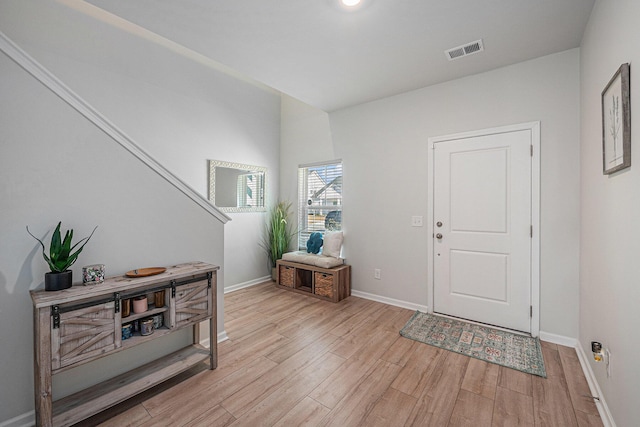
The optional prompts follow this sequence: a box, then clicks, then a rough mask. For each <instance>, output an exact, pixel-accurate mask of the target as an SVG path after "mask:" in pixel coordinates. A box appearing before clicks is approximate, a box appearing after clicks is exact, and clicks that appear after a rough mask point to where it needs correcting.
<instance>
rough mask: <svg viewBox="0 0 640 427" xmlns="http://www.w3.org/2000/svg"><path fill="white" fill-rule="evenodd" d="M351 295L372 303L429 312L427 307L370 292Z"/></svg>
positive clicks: (358, 292) (353, 292)
mask: <svg viewBox="0 0 640 427" xmlns="http://www.w3.org/2000/svg"><path fill="white" fill-rule="evenodd" d="M351 295H353V296H354V297H358V298H364V299H368V300H371V301H376V302H381V303H383V304H388V305H394V306H396V307H402V308H408V309H409V310H418V311H421V312H423V313H426V312H428V311H429V307H427V306H426V305H420V304H414V303H412V302H407V301H401V300H397V299H393V298H387V297H382V296H380V295H376V294H370V293H368V292H362V291H356V290H353V289H352V290H351Z"/></svg>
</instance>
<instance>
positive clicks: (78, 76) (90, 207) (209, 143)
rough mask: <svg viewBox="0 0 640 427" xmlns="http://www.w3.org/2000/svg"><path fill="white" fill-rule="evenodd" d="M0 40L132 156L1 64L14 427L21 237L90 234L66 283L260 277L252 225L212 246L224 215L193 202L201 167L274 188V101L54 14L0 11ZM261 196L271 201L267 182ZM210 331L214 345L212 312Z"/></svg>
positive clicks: (79, 380) (5, 392)
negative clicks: (261, 175)
mask: <svg viewBox="0 0 640 427" xmlns="http://www.w3.org/2000/svg"><path fill="white" fill-rule="evenodd" d="M27 3H28V4H27ZM67 3H69V2H67ZM0 32H2V33H4V34H6V35H7V36H9V37H10V38H11V40H13V41H14V42H16V44H17V45H19V48H21V49H24V50H25V51H27V52H28V54H29V55H30V56H32V57H34V58H35V59H36V60H37V61H38V62H39V63H41V64H43V65H44V67H46V69H47V70H49V71H51V72H52V73H53V74H54V75H55V76H57V77H58V78H59V80H60V81H62V82H63V84H64V85H66V86H68V87H70V88H71V90H72V91H73V92H74V93H76V94H78V97H79V99H80V101H82V102H85V103H86V104H87V105H89V106H90V107H91V108H93V109H94V110H95V111H97V112H99V115H101V116H102V117H103V118H108V119H107V121H109V122H111V123H115V125H117V128H118V129H122V133H123V135H125V137H127V135H128V137H130V139H131V140H135V144H137V145H138V148H140V151H141V153H137V154H136V155H132V153H131V152H130V151H127V150H126V149H125V148H123V146H122V145H120V144H118V143H116V140H115V139H114V138H113V137H111V136H109V135H107V134H106V133H104V132H103V130H101V129H100V128H99V127H97V126H96V124H94V123H92V122H91V121H90V120H88V119H87V118H86V117H84V116H83V115H82V114H80V113H79V112H78V111H77V110H75V109H74V108H72V107H71V106H70V105H69V104H67V103H66V102H65V101H63V100H62V99H61V98H59V97H58V96H56V95H55V94H54V93H53V92H51V91H50V90H49V89H47V88H46V87H45V86H44V85H43V84H42V83H40V82H39V81H38V80H37V79H35V78H34V77H33V76H31V75H30V74H28V73H27V72H26V71H25V70H23V69H22V68H20V66H18V65H17V64H16V62H14V61H13V60H12V59H10V58H9V57H8V56H7V55H6V54H3V53H1V52H0V75H2V79H0V97H1V99H2V100H3V102H2V105H1V106H0V208H1V209H0V211H1V212H2V215H0V235H1V236H2V240H3V244H2V245H0V292H1V293H2V295H1V296H0V338H1V342H2V343H3V346H2V347H3V349H2V351H0V375H2V378H3V383H4V382H5V381H6V383H7V384H14V386H13V387H11V389H9V388H7V387H3V388H2V389H1V390H0V402H2V404H1V405H0V425H4V424H3V421H7V420H16V421H15V422H13V423H12V422H10V423H9V425H14V424H16V425H18V424H20V423H21V422H22V421H27V422H28V419H29V415H28V413H29V411H31V410H32V409H33V396H32V390H33V386H32V361H31V360H32V359H31V358H32V338H31V325H32V321H31V302H30V298H29V294H28V291H29V290H30V289H35V288H38V287H42V282H43V275H44V272H45V271H46V269H45V263H44V261H43V260H42V256H41V253H40V252H39V250H38V247H37V246H36V245H37V243H36V242H35V241H34V240H33V239H31V238H30V237H29V236H28V235H27V234H26V231H25V229H24V227H25V226H26V225H29V227H30V229H31V230H32V231H34V232H36V234H39V235H44V233H45V232H47V231H49V232H50V231H51V229H52V227H54V226H55V223H56V222H57V221H59V220H62V221H63V225H64V226H67V227H72V228H74V230H75V233H76V235H77V236H79V237H82V236H84V235H86V234H88V233H89V232H90V231H91V229H92V228H93V226H95V225H98V226H99V227H98V230H97V231H96V234H95V235H94V237H93V238H92V240H91V242H90V243H89V244H88V245H87V246H86V247H85V249H84V251H83V253H82V254H81V256H80V259H79V261H78V262H77V263H76V265H75V266H74V277H75V278H76V280H78V278H79V277H80V271H81V267H82V266H83V265H88V264H92V263H105V264H106V265H107V274H110V275H114V274H122V273H124V272H125V271H127V270H130V269H132V268H136V267H141V266H152V265H167V264H173V263H176V262H182V261H189V260H201V261H206V262H210V263H212V264H217V265H221V266H223V271H221V272H220V276H219V278H220V280H219V283H220V284H221V285H222V284H224V283H227V284H230V285H233V284H235V283H240V282H245V281H248V280H251V279H255V278H256V277H258V276H263V275H265V274H266V272H264V273H263V271H264V270H266V269H265V261H264V259H263V256H262V254H261V253H260V249H259V248H258V245H257V239H258V237H257V235H258V233H259V232H260V229H261V226H262V222H263V219H264V218H263V215H262V214H254V215H247V214H237V217H236V218H233V219H234V221H231V222H229V223H228V224H227V225H226V226H224V233H223V222H224V221H225V220H226V218H225V215H224V214H220V213H218V212H216V211H215V209H213V210H212V209H211V207H210V206H209V207H208V206H207V201H206V200H205V198H204V197H205V196H206V188H207V176H206V174H207V172H206V170H207V165H206V160H207V159H208V158H214V159H220V160H231V161H239V162H244V163H252V164H260V165H265V166H267V167H268V168H269V171H270V174H272V176H273V177H277V174H278V171H277V168H278V145H279V126H280V96H279V94H278V93H275V92H273V91H270V90H268V89H266V88H263V87H259V85H254V84H251V83H248V82H246V81H244V80H242V79H236V78H234V77H232V76H229V75H228V74H224V73H222V72H220V71H219V70H215V69H213V68H212V67H210V66H208V65H207V64H203V63H200V62H198V61H194V60H193V58H190V57H187V56H183V55H180V54H178V53H176V52H174V51H171V50H167V49H166V48H165V47H162V46H157V45H154V44H153V43H151V42H149V41H147V40H143V39H141V38H139V37H137V36H135V35H132V34H129V33H124V32H122V31H121V30H119V29H116V28H112V27H110V26H109V25H106V24H102V23H99V22H95V21H94V19H93V18H90V17H86V16H79V15H78V14H77V13H76V12H74V11H73V10H70V9H68V8H66V7H65V6H64V5H62V4H61V3H59V2H17V1H6V2H3V3H2V4H1V5H0ZM134 151H135V150H134ZM145 155H146V156H148V157H149V158H150V159H151V163H154V162H156V163H157V165H159V166H160V171H158V169H157V168H156V169H152V168H150V167H149V165H148V164H146V163H145V162H143V161H142V160H141V159H143V160H145V159H144V157H145ZM136 156H137V157H136ZM155 159H157V160H155ZM148 160H149V159H146V161H147V163H149V162H148ZM171 175H175V176H177V177H178V178H179V179H177V180H173V183H172V182H171V181H172V178H171ZM270 184H271V185H270V190H269V191H270V193H271V199H274V198H276V195H277V180H274V181H273V182H272V183H270ZM242 215H245V216H242ZM236 224H237V225H236ZM230 225H231V227H230ZM225 240H226V241H225ZM229 244H231V245H234V246H237V245H245V246H248V247H249V249H248V250H247V251H246V257H238V256H235V257H231V258H232V260H231V263H229V258H227V259H225V256H224V253H225V252H226V251H229V250H230V249H229V247H228V246H227V245H229ZM254 245H255V247H256V249H255V250H253V249H252V247H253V246H254ZM243 262H244V263H243ZM243 275H247V276H243ZM218 291H219V295H218V298H219V301H220V303H222V301H223V289H222V286H220V288H219V290H218ZM218 322H219V331H223V330H224V324H223V319H222V311H221V310H220V312H219V318H218ZM189 339H190V336H189V334H188V333H185V334H182V335H180V334H178V336H177V337H175V339H169V340H164V339H163V340H160V342H159V343H158V345H152V346H142V347H140V348H138V349H135V350H133V351H132V352H131V354H129V351H127V352H125V353H127V355H126V356H122V357H114V358H109V359H108V360H106V361H104V362H102V361H101V362H100V365H99V366H94V365H86V367H85V368H83V369H82V370H81V371H78V372H71V373H69V374H68V375H65V376H64V377H61V378H59V379H58V380H59V381H58V383H57V384H54V387H55V390H57V391H56V392H57V393H58V395H62V394H67V393H69V392H72V391H74V390H77V389H80V388H84V387H86V386H87V385H89V384H91V383H95V382H97V381H99V380H100V379H101V378H102V372H105V371H108V372H109V375H111V374H113V373H114V372H117V371H124V370H127V369H130V367H131V360H135V363H139V364H142V363H144V361H145V358H147V357H148V355H149V354H152V355H153V357H155V356H156V355H157V354H159V353H163V352H164V353H168V352H170V351H172V350H173V349H174V348H176V347H179V346H182V345H183V344H184V341H188V340H189ZM5 343H10V345H5ZM60 380H62V381H60ZM25 414H27V415H25ZM25 416H26V418H25Z"/></svg>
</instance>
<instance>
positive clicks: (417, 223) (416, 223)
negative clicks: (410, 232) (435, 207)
mask: <svg viewBox="0 0 640 427" xmlns="http://www.w3.org/2000/svg"><path fill="white" fill-rule="evenodd" d="M411 226H412V227H422V216H421V215H416V216H412V217H411Z"/></svg>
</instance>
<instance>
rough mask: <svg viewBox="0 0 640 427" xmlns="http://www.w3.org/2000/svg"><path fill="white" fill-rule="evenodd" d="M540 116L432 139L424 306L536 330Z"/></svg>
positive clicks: (441, 311) (430, 141)
mask: <svg viewBox="0 0 640 427" xmlns="http://www.w3.org/2000/svg"><path fill="white" fill-rule="evenodd" d="M539 128H540V125H539V122H535V123H525V124H521V125H513V126H506V127H501V128H493V129H486V130H481V131H475V132H468V133H464V134H455V135H447V136H443V137H436V138H430V139H429V168H430V171H429V178H430V182H429V185H428V188H429V196H428V202H429V207H430V209H429V218H428V227H429V230H428V231H429V233H428V236H429V237H428V239H429V241H428V248H429V250H428V267H429V276H428V277H429V281H430V283H429V290H430V292H429V310H430V311H431V312H433V313H439V314H445V315H450V316H455V317H459V318H463V319H468V320H472V321H476V322H481V323H486V324H490V325H495V326H499V327H503V328H508V329H513V330H517V331H521V332H525V333H530V334H532V335H533V336H537V335H538V332H539V232H538V230H539V181H540V174H539V146H540V131H539Z"/></svg>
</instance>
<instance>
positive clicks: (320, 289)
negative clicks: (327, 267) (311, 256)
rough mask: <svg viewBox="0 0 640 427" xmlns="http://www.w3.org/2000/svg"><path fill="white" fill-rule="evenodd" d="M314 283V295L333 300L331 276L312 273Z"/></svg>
mask: <svg viewBox="0 0 640 427" xmlns="http://www.w3.org/2000/svg"><path fill="white" fill-rule="evenodd" d="M313 275H314V277H313V279H314V282H315V294H316V295H321V296H323V297H327V298H333V274H328V273H319V272H317V271H316V272H314V273H313Z"/></svg>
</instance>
